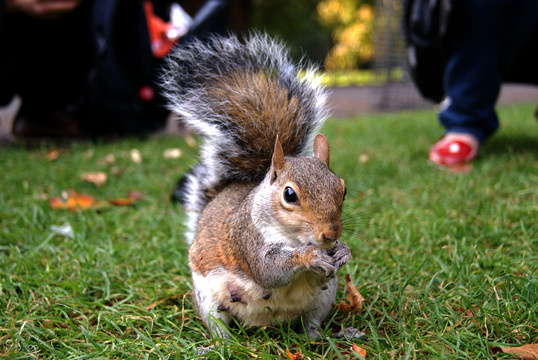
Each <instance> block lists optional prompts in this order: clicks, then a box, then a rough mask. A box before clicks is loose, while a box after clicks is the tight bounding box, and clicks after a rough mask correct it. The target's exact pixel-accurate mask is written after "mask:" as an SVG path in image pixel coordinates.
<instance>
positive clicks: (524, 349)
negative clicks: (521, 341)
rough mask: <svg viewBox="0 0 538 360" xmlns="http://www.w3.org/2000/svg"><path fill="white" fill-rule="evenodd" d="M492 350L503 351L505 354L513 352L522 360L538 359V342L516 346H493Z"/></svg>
mask: <svg viewBox="0 0 538 360" xmlns="http://www.w3.org/2000/svg"><path fill="white" fill-rule="evenodd" d="M491 351H492V352H493V353H494V354H496V353H498V352H502V353H505V354H512V355H514V356H515V357H516V358H517V359H522V360H538V344H527V345H523V346H516V347H511V346H508V347H504V348H501V347H493V348H491Z"/></svg>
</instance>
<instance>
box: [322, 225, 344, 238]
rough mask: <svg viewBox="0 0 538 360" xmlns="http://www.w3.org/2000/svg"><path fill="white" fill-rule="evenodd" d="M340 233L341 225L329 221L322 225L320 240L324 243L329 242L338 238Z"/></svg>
mask: <svg viewBox="0 0 538 360" xmlns="http://www.w3.org/2000/svg"><path fill="white" fill-rule="evenodd" d="M341 235H342V226H341V225H340V223H331V224H327V225H325V226H323V228H322V229H321V232H320V240H321V241H322V242H325V243H330V242H333V241H336V240H338V238H340V236H341Z"/></svg>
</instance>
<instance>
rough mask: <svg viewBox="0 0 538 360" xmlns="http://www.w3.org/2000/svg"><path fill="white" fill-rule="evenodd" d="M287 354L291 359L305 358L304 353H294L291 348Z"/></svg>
mask: <svg viewBox="0 0 538 360" xmlns="http://www.w3.org/2000/svg"><path fill="white" fill-rule="evenodd" d="M286 356H287V357H288V358H289V359H290V360H301V359H303V354H301V353H300V352H296V353H295V354H292V352H291V351H290V349H286Z"/></svg>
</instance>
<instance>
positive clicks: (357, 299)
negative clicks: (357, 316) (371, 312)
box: [336, 274, 364, 313]
mask: <svg viewBox="0 0 538 360" xmlns="http://www.w3.org/2000/svg"><path fill="white" fill-rule="evenodd" d="M346 299H347V300H348V301H349V303H347V302H345V301H344V300H340V304H337V305H336V306H337V307H338V310H339V311H351V312H354V313H355V312H357V311H360V310H361V309H362V303H363V302H364V297H362V295H361V293H360V292H359V290H357V288H356V287H355V286H353V284H352V283H351V279H350V278H349V274H346Z"/></svg>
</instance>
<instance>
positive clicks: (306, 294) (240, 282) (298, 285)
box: [192, 269, 331, 325]
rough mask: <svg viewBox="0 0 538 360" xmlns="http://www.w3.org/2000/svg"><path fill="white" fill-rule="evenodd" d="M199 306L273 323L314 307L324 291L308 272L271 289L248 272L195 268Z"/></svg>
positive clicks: (248, 321)
mask: <svg viewBox="0 0 538 360" xmlns="http://www.w3.org/2000/svg"><path fill="white" fill-rule="evenodd" d="M192 275H193V284H194V292H195V298H196V302H197V305H198V307H199V308H200V309H201V310H202V312H203V313H209V312H211V311H217V310H224V311H227V312H228V313H229V314H230V315H232V316H234V317H235V318H237V319H238V320H239V321H241V322H242V323H244V324H247V325H272V324H273V322H274V321H273V320H274V319H277V320H281V321H289V320H292V319H293V318H295V317H296V316H298V315H301V314H303V313H305V312H308V311H311V310H314V308H315V304H316V302H317V299H318V298H319V296H320V293H321V292H322V291H331V290H329V289H327V290H322V289H321V287H320V286H313V285H311V284H310V282H309V281H308V280H307V278H306V276H305V274H303V275H301V276H299V277H298V278H297V279H296V280H295V281H294V282H292V283H290V284H289V285H286V286H284V287H281V288H278V289H272V290H267V289H264V288H262V287H261V286H259V285H258V284H256V283H255V282H254V281H252V280H251V279H249V278H247V277H246V276H238V275H235V274H231V273H230V272H228V271H226V270H224V269H221V270H217V271H211V272H210V273H208V274H207V275H206V276H203V275H201V274H199V273H196V272H194V271H193V273H192Z"/></svg>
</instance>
